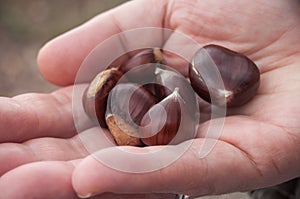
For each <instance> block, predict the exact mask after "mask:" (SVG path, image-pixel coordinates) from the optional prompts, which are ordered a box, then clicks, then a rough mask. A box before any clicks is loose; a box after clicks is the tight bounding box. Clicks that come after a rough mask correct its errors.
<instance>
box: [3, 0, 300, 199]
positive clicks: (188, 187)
mask: <svg viewBox="0 0 300 199" xmlns="http://www.w3.org/2000/svg"><path fill="white" fill-rule="evenodd" d="M299 19H300V3H299V2H298V1H293V0H288V1H281V0H275V1H272V2H266V1H262V0H255V1H238V0H226V1H217V0H211V1H206V0H205V1H196V0H190V1H186V0H178V1H171V0H170V1H160V0H140V1H132V2H129V3H127V4H125V5H122V6H121V7H118V8H115V9H113V10H110V11H108V12H106V13H104V14H101V15H99V16H97V17H95V18H94V19H92V20H91V21H89V22H88V23H86V24H83V25H82V26H80V27H78V28H76V29H74V30H72V31H70V32H68V33H66V34H64V35H62V36H60V37H58V38H56V39H54V40H53V41H51V42H49V43H48V44H47V45H46V46H45V47H44V48H43V49H42V50H41V51H40V54H39V57H38V62H39V66H40V69H41V72H42V73H43V75H44V76H45V77H46V78H47V79H48V80H49V81H51V82H53V83H56V84H58V85H63V86H68V85H72V84H73V83H74V81H75V76H76V72H77V71H78V69H79V67H80V64H81V63H82V61H83V60H84V58H85V57H86V56H87V54H88V53H89V52H90V51H91V50H92V49H93V48H94V47H95V46H96V45H97V44H99V43H101V42H102V41H104V40H105V39H107V38H109V37H110V36H112V35H114V34H117V33H120V32H122V31H125V30H129V29H133V28H141V27H163V28H169V29H172V30H174V31H179V32H181V33H184V34H186V35H187V36H189V37H191V38H193V39H194V40H196V41H197V42H199V43H200V44H201V45H205V44H209V43H215V44H219V45H223V46H226V47H227V48H230V49H233V50H235V51H237V52H241V53H243V54H245V55H247V56H248V57H250V58H251V59H252V60H253V61H254V62H255V63H256V64H257V65H258V66H259V69H260V72H261V85H260V88H259V91H258V94H257V96H256V97H255V98H254V99H253V100H252V101H251V102H249V103H248V104H246V105H245V106H243V107H240V108H235V109H230V110H228V113H229V115H230V116H228V117H226V118H225V125H224V127H223V129H222V133H221V136H220V137H219V139H218V141H217V143H216V145H215V147H214V148H213V149H212V151H211V152H210V153H209V154H208V155H207V156H205V157H204V158H199V153H198V152H199V150H200V147H201V145H202V144H203V143H204V141H207V140H209V139H208V138H207V139H205V138H204V137H205V133H206V132H207V129H208V128H209V125H210V121H208V122H205V123H203V124H201V126H200V128H199V131H198V136H197V138H195V139H194V140H193V143H192V146H191V148H190V149H189V150H188V151H187V152H186V153H185V154H184V155H183V156H182V157H180V158H179V159H178V160H177V161H175V162H174V163H173V164H171V165H170V166H168V167H166V168H163V169H161V170H159V171H154V172H151V173H143V174H131V173H124V172H119V171H116V170H114V169H111V168H109V167H106V166H104V165H103V164H101V163H99V161H97V160H95V159H94V158H93V157H92V156H88V152H87V151H86V150H85V148H84V147H83V145H82V144H81V142H80V140H79V138H78V136H76V130H75V127H74V123H73V119H72V109H71V108H72V107H71V92H72V90H71V89H72V87H67V88H63V89H61V90H60V91H57V92H55V93H53V94H49V95H37V94H34V95H30V94H28V95H23V96H18V97H16V98H13V99H6V98H1V101H0V103H1V106H0V107H1V108H0V113H1V114H0V117H1V118H0V124H1V127H2V128H1V130H0V131H1V134H0V139H1V143H2V144H1V145H0V159H1V162H5V164H1V166H0V173H1V174H4V173H5V174H4V175H3V176H2V177H1V178H0V190H1V192H2V194H1V196H0V198H1V197H3V198H20V196H21V195H22V196H23V194H25V195H26V196H28V197H26V198H34V197H41V198H53V196H55V197H57V198H59V197H61V198H74V197H76V193H77V194H79V195H82V196H88V195H90V194H93V195H95V194H99V197H105V198H108V196H107V195H103V194H104V193H107V192H109V193H114V194H121V195H118V196H116V195H110V197H117V198H121V196H122V197H125V198H126V197H130V196H131V197H132V196H133V197H136V198H143V197H153V198H159V197H162V198H167V197H171V198H172V197H174V195H172V194H171V195H160V194H169V193H184V194H187V195H195V196H196V195H207V194H220V193H227V192H233V191H247V190H251V189H255V188H258V187H264V186H270V185H273V184H276V183H280V182H283V181H285V180H288V179H291V178H294V177H297V176H299V175H300V170H299V166H300V158H299V155H298V154H299V152H300V105H299V103H298V102H299V99H300V94H299V89H300V75H299V73H300V68H299V65H300V47H299V45H298V44H299V42H300V38H299V36H298V35H300V22H299ZM168 44H171V45H178V46H179V45H180V46H182V45H184V43H180V41H178V40H175V41H172V36H170V37H169V39H168ZM184 70H185V69H183V71H184ZM219 119H220V118H219ZM219 119H215V120H219ZM96 130H97V129H95V128H91V129H88V130H86V132H84V133H89V132H91V131H96ZM18 143H22V144H18ZM165 147H169V148H170V149H172V147H173V148H174V147H175V148H176V147H177V146H165ZM138 150H141V152H142V151H143V150H144V149H138ZM86 156H88V157H86ZM132 164H133V165H134V162H133V163H132ZM20 165H23V166H20ZM17 166H19V167H17ZM89 173H92V175H88V174H89ZM74 191H75V192H74ZM147 193H151V194H152V195H150V196H149V195H143V194H147ZM128 194H129V195H128ZM130 194H138V195H130Z"/></svg>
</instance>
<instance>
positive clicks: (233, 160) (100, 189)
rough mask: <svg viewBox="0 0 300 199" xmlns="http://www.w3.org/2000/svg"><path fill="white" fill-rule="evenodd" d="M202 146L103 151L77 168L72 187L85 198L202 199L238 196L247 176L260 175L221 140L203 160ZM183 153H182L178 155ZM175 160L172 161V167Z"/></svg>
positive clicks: (187, 144)
mask: <svg viewBox="0 0 300 199" xmlns="http://www.w3.org/2000/svg"><path fill="white" fill-rule="evenodd" d="M207 141H208V142H209V141H210V140H206V142H207ZM211 141H212V140H211ZM212 142H214V141H212ZM203 143H204V139H195V140H193V141H187V142H184V143H182V144H180V145H176V146H159V147H146V148H135V147H112V148H107V149H104V150H101V151H98V152H97V153H95V154H93V155H91V156H89V157H87V158H85V159H84V160H83V161H82V162H81V163H80V164H79V165H78V166H77V167H76V169H75V171H74V173H73V178H72V183H73V187H74V189H75V191H76V192H77V194H78V195H81V196H85V195H88V196H90V195H96V194H100V193H105V192H112V193H122V194H127V193H131V194H132V193H134V194H137V193H174V194H179V193H181V194H186V195H191V196H199V195H207V194H220V193H225V192H229V191H236V190H235V189H237V188H239V189H240V188H241V187H240V186H241V184H242V185H243V186H245V184H247V183H248V182H247V180H246V179H247V178H248V177H251V176H252V177H251V178H253V176H257V173H256V170H255V169H254V168H253V165H252V163H251V162H250V161H249V160H248V159H247V158H245V156H244V155H243V153H242V152H241V151H239V150H238V149H237V148H235V147H234V146H232V145H230V144H227V143H225V142H221V141H220V142H219V141H218V142H217V143H216V145H215V147H214V148H213V150H212V151H211V152H210V153H209V155H208V156H206V157H204V158H199V150H200V147H201V145H202V144H203ZM182 150H185V151H184V152H183V153H182V154H180V153H178V152H180V151H182ZM124 152H126V153H127V154H130V155H124ZM155 153H158V155H157V156H155V155H153V154H155ZM132 154H134V155H133V156H132V157H131V155H132ZM147 157H148V158H147ZM170 157H171V160H172V161H169V162H168V159H169V158H170ZM108 160H111V161H110V162H109V161H108ZM168 163H169V164H168ZM155 167H156V169H155ZM151 169H152V170H151ZM147 170H148V171H147ZM233 173H234V174H235V178H234V179H233V178H232V174H233ZM248 180H249V178H248Z"/></svg>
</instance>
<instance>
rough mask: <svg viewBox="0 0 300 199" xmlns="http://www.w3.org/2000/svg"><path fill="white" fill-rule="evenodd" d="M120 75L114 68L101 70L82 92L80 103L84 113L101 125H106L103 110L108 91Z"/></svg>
mask: <svg viewBox="0 0 300 199" xmlns="http://www.w3.org/2000/svg"><path fill="white" fill-rule="evenodd" d="M122 75H123V74H122V72H120V71H119V70H118V69H116V68H110V69H107V70H105V71H102V72H101V73H99V74H98V75H97V76H96V77H95V78H94V79H93V80H92V82H91V83H90V85H89V86H88V87H87V89H86V90H85V92H84V94H83V99H82V103H83V107H84V110H85V112H86V114H87V115H88V116H89V117H90V118H91V119H92V120H93V121H94V122H95V123H99V124H100V126H101V127H107V125H106V122H105V110H106V104H107V98H108V95H109V92H110V91H111V90H112V89H113V88H114V87H115V85H116V83H117V82H118V80H119V79H120V78H121V77H122Z"/></svg>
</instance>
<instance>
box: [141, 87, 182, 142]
mask: <svg viewBox="0 0 300 199" xmlns="http://www.w3.org/2000/svg"><path fill="white" fill-rule="evenodd" d="M180 100H182V98H181V97H180V94H179V92H178V88H176V89H175V90H174V92H173V93H171V94H170V95H169V96H168V97H166V98H165V99H164V100H162V101H161V102H159V103H158V104H156V105H154V106H153V107H151V108H150V110H149V111H148V112H147V113H146V114H145V115H144V117H143V119H142V121H141V127H140V134H141V137H142V138H141V140H142V142H143V143H144V144H145V145H148V146H152V145H166V144H169V143H170V142H171V141H172V139H173V138H174V137H175V136H176V134H177V132H178V130H179V126H180V124H181V115H182V112H181V106H180ZM163 116H164V117H163Z"/></svg>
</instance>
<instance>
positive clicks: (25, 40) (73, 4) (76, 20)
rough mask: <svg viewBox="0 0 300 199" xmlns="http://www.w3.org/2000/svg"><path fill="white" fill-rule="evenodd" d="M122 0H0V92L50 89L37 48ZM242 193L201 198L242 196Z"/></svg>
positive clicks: (0, 93)
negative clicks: (41, 71) (39, 67)
mask: <svg viewBox="0 0 300 199" xmlns="http://www.w3.org/2000/svg"><path fill="white" fill-rule="evenodd" d="M125 1H126V0H0V96H8V97H12V96H15V95H18V94H22V93H26V92H50V91H53V90H55V89H56V88H57V87H55V86H54V85H51V84H50V83H48V82H47V81H45V80H44V79H43V77H42V76H41V75H40V73H39V70H38V68H37V64H36V56H37V53H38V51H39V49H40V48H41V47H42V46H43V45H44V44H45V43H46V42H47V41H48V40H50V39H51V38H54V37H55V36H57V35H60V34H62V33H64V32H66V31H68V30H70V29H72V28H74V27H76V26H78V25H80V24H82V23H83V22H85V21H87V20H88V19H90V18H92V17H93V16H95V15H97V14H98V13H101V12H103V11H105V10H108V9H110V8H112V7H115V6H117V5H119V4H121V3H123V2H125ZM246 198H248V197H247V195H246V194H242V193H235V194H230V195H226V196H215V197H203V199H246Z"/></svg>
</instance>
